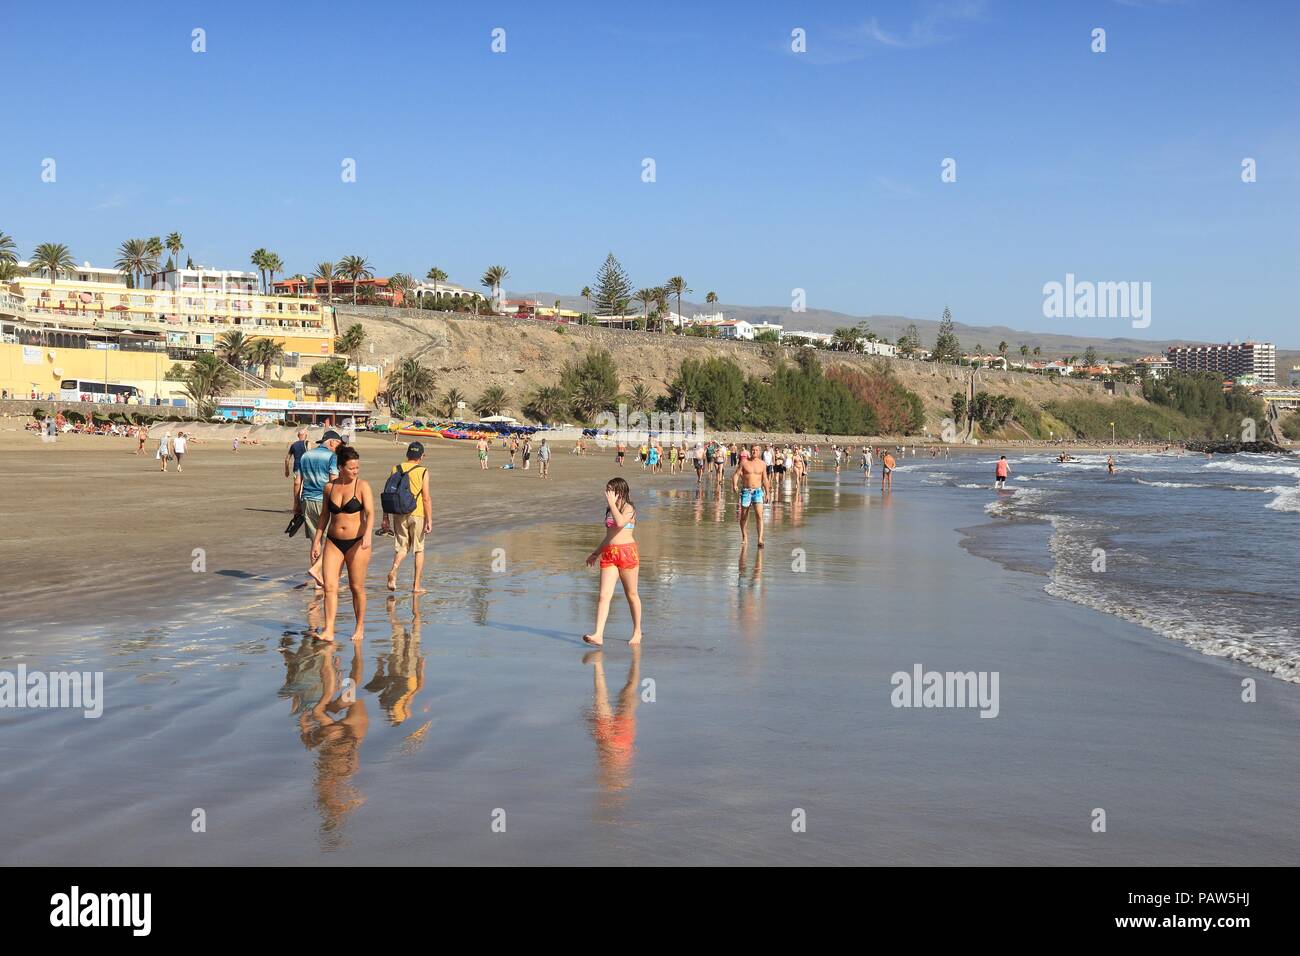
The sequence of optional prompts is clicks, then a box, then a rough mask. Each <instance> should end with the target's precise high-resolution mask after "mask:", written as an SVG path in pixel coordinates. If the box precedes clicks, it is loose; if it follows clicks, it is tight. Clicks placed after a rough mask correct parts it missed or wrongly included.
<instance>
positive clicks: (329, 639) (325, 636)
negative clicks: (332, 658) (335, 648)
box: [312, 630, 334, 644]
mask: <svg viewBox="0 0 1300 956" xmlns="http://www.w3.org/2000/svg"><path fill="white" fill-rule="evenodd" d="M312 636H313V637H315V638H316V640H318V641H324V642H325V643H326V644H333V643H334V632H333V631H332V630H330V631H321V632H320V633H319V634H314V635H312Z"/></svg>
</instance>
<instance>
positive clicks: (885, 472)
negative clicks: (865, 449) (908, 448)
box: [880, 450, 896, 491]
mask: <svg viewBox="0 0 1300 956" xmlns="http://www.w3.org/2000/svg"><path fill="white" fill-rule="evenodd" d="M895 464H896V462H895V461H894V455H893V453H892V452H890V451H888V450H886V451H885V457H884V458H882V459H880V490H881V491H893V490H894V466H895Z"/></svg>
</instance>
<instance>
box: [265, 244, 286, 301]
mask: <svg viewBox="0 0 1300 956" xmlns="http://www.w3.org/2000/svg"><path fill="white" fill-rule="evenodd" d="M283 271H284V260H282V259H281V258H280V256H279V255H278V254H277V253H274V252H268V253H267V254H266V273H267V277H266V291H267V292H270V291H271V285H272V284H273V283H274V282H275V274H276V273H277V272H283Z"/></svg>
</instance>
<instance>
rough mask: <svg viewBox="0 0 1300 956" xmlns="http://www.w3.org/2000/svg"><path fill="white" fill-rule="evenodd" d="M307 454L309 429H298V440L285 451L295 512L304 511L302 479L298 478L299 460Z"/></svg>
mask: <svg viewBox="0 0 1300 956" xmlns="http://www.w3.org/2000/svg"><path fill="white" fill-rule="evenodd" d="M305 454H307V429H305V428H299V429H298V440H297V441H295V442H293V443H292V444H291V445H290V446H289V447H288V449H287V450H286V451H285V453H284V477H286V478H292V479H293V513H294V514H301V513H302V504H301V499H300V498H299V493H300V490H301V489H300V487H299V486H300V485H301V481H300V480H299V479H298V477H297V474H298V462H299V461H301V460H302V456H303V455H305Z"/></svg>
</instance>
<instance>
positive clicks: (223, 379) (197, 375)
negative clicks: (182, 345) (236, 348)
mask: <svg viewBox="0 0 1300 956" xmlns="http://www.w3.org/2000/svg"><path fill="white" fill-rule="evenodd" d="M168 377H169V378H170V377H172V375H171V373H170V372H169V373H168ZM179 378H180V380H181V381H182V382H184V383H185V394H186V395H187V396H189V398H190V400H191V401H193V402H194V404H195V405H196V406H197V407H198V410H199V414H200V415H205V416H206V415H211V414H212V409H213V404H214V400H215V399H216V398H218V397H220V396H221V395H224V394H225V393H226V392H228V391H230V389H231V388H232V387H234V385H235V382H236V381H237V379H236V377H235V373H234V371H233V370H232V369H231V368H230V367H229V366H227V365H224V364H222V362H221V360H220V359H218V358H217V357H216V356H215V355H212V354H210V353H209V354H204V355H200V356H199V357H198V358H196V359H195V360H194V361H193V362H191V363H190V366H189V367H188V368H187V369H185V371H183V372H181V373H180V376H179Z"/></svg>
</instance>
